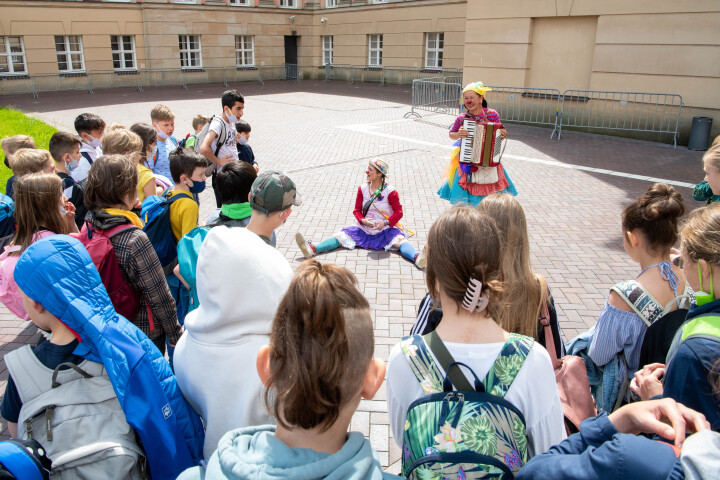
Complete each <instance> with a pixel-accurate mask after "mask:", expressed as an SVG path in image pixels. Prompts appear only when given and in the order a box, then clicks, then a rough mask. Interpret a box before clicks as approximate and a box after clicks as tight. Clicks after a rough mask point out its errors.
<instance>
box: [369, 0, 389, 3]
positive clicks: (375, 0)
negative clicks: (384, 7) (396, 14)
mask: <svg viewBox="0 0 720 480" xmlns="http://www.w3.org/2000/svg"><path fill="white" fill-rule="evenodd" d="M387 1H388V0H373V3H387Z"/></svg>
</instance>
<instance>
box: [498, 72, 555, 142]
mask: <svg viewBox="0 0 720 480" xmlns="http://www.w3.org/2000/svg"><path fill="white" fill-rule="evenodd" d="M489 87H490V88H492V90H491V91H490V92H488V94H487V95H486V97H485V99H486V100H487V102H488V107H489V108H492V109H493V110H496V111H497V112H498V114H499V115H500V119H501V120H502V121H503V122H508V123H529V124H534V125H552V126H553V131H552V133H551V134H550V138H552V137H553V135H554V134H555V132H556V131H557V132H558V138H560V130H559V129H560V127H559V123H560V118H559V117H560V108H561V104H562V94H561V93H560V90H556V89H553V88H515V87H500V86H492V85H490V86H489Z"/></svg>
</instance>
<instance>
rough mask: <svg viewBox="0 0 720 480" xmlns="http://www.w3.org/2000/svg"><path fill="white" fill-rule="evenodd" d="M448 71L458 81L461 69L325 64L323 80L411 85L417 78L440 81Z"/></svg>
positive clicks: (381, 84) (382, 84)
mask: <svg viewBox="0 0 720 480" xmlns="http://www.w3.org/2000/svg"><path fill="white" fill-rule="evenodd" d="M444 73H449V74H451V75H452V77H453V78H457V79H458V81H457V83H460V80H459V79H461V78H462V69H459V68H445V69H440V70H426V69H424V68H417V67H393V66H381V67H370V66H367V65H347V64H345V65H325V80H324V81H325V82H329V81H333V80H340V81H345V82H347V83H348V84H353V83H356V82H365V83H377V84H378V85H380V86H384V85H386V84H395V85H411V84H412V82H413V81H414V80H418V79H429V78H432V79H436V80H438V81H442V75H443V74H444Z"/></svg>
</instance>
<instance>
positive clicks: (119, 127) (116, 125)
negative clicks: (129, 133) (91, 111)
mask: <svg viewBox="0 0 720 480" xmlns="http://www.w3.org/2000/svg"><path fill="white" fill-rule="evenodd" d="M127 129H128V127H127V126H125V125H123V124H122V123H118V122H113V123H111V124H110V125H108V126H107V127H105V132H104V133H103V135H105V134H106V133H108V132H114V131H115V130H127Z"/></svg>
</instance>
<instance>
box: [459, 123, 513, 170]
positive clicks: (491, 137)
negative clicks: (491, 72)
mask: <svg viewBox="0 0 720 480" xmlns="http://www.w3.org/2000/svg"><path fill="white" fill-rule="evenodd" d="M463 128H465V129H466V130H467V131H468V132H469V134H468V136H467V137H465V138H463V139H462V142H461V143H460V163H465V164H471V165H473V166H474V167H497V166H498V165H499V164H500V159H501V157H502V154H503V150H504V149H505V148H504V146H505V139H504V138H502V136H501V135H500V130H502V129H503V126H502V124H501V123H492V122H488V123H486V124H484V125H478V124H477V123H475V122H474V121H473V120H469V119H467V118H466V119H465V120H463Z"/></svg>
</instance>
